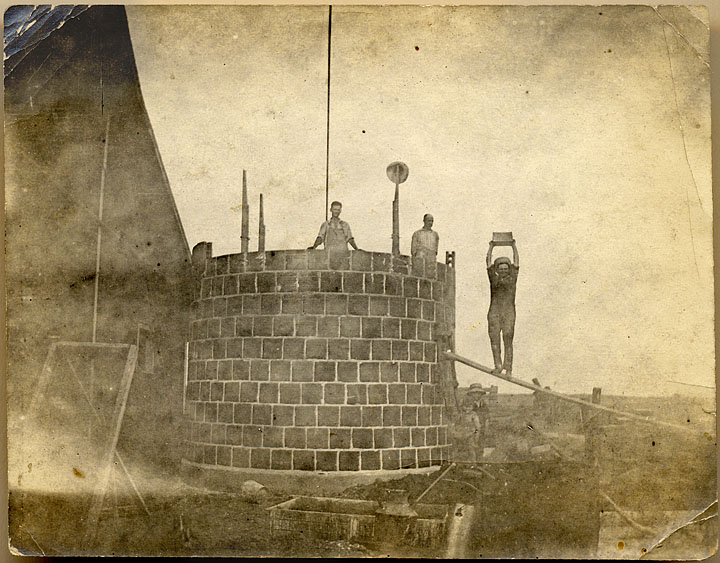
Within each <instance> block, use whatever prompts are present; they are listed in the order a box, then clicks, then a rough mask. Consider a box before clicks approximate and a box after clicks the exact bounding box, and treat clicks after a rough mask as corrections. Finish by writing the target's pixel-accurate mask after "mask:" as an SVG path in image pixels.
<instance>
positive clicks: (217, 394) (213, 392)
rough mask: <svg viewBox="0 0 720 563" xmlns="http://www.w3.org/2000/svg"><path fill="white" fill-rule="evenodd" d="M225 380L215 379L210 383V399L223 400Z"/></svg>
mask: <svg viewBox="0 0 720 563" xmlns="http://www.w3.org/2000/svg"><path fill="white" fill-rule="evenodd" d="M223 387H224V385H223V382H222V381H213V382H212V383H211V384H210V400H211V401H222V396H223Z"/></svg>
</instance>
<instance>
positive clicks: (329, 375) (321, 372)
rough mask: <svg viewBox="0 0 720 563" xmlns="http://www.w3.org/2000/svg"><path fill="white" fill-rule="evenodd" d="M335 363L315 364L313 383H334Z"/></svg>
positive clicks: (322, 362) (321, 362)
mask: <svg viewBox="0 0 720 563" xmlns="http://www.w3.org/2000/svg"><path fill="white" fill-rule="evenodd" d="M336 369H337V364H336V362H325V361H320V362H315V373H314V376H313V380H314V381H335V379H336Z"/></svg>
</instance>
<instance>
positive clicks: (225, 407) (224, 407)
mask: <svg viewBox="0 0 720 563" xmlns="http://www.w3.org/2000/svg"><path fill="white" fill-rule="evenodd" d="M217 421H218V422H223V423H225V424H232V421H233V404H232V403H218V405H217Z"/></svg>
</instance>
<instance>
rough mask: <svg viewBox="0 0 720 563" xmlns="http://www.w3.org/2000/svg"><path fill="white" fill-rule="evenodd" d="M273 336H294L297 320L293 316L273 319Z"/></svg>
mask: <svg viewBox="0 0 720 563" xmlns="http://www.w3.org/2000/svg"><path fill="white" fill-rule="evenodd" d="M272 332H273V336H292V335H293V333H294V332H295V319H294V318H293V317H291V316H279V317H274V318H273V329H272Z"/></svg>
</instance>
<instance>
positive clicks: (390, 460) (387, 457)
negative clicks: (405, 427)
mask: <svg viewBox="0 0 720 563" xmlns="http://www.w3.org/2000/svg"><path fill="white" fill-rule="evenodd" d="M381 455H382V468H383V469H393V470H394V469H399V468H400V451H399V450H383V451H382V452H381Z"/></svg>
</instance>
